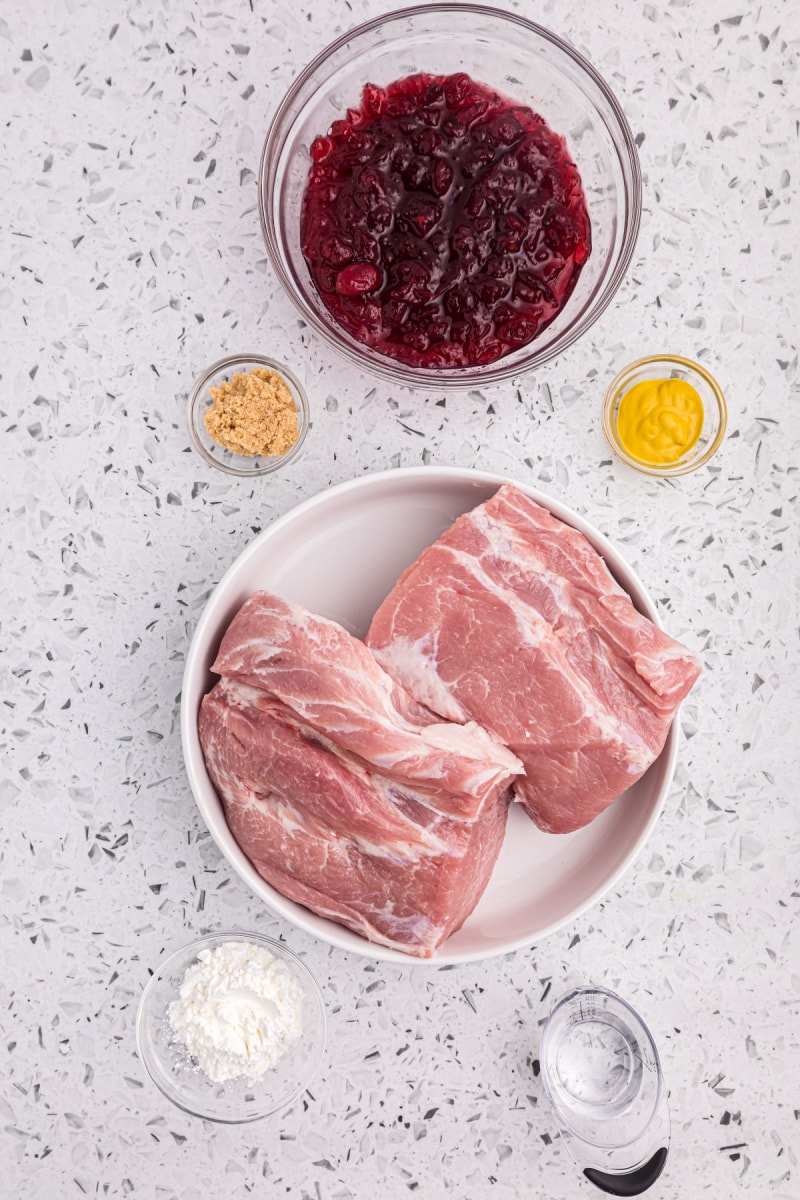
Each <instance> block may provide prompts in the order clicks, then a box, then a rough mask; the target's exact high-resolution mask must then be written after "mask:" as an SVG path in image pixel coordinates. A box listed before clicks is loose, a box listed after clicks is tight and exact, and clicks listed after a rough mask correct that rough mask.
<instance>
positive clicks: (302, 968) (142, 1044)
mask: <svg viewBox="0 0 800 1200" xmlns="http://www.w3.org/2000/svg"><path fill="white" fill-rule="evenodd" d="M228 941H231V942H235V941H246V942H250V943H252V944H254V945H260V946H263V947H265V948H267V949H269V950H270V951H273V950H277V951H278V953H277V954H275V955H274V957H275V958H283V959H284V960H288V961H289V962H291V963H292V965H293V966H294V967H295V968H297V969H298V971H299V974H300V976H301V978H302V980H303V982H304V984H306V985H307V986H308V990H309V995H310V996H311V997H312V999H313V1001H314V1003H315V1006H316V1008H317V1011H318V1013H319V1017H320V1023H321V1035H322V1036H321V1038H320V1043H319V1049H318V1051H317V1055H316V1056H315V1057H316V1062H315V1065H314V1069H313V1071H311V1072H310V1073H309V1074H308V1075H307V1076H306V1077H305V1078H304V1080H303V1081H302V1082H301V1083H300V1084H299V1085H298V1086H297V1087H296V1089H295V1090H294V1091H293V1092H292V1093H291V1095H288V1096H287V1098H286V1099H285V1100H283V1101H281V1103H280V1104H279V1105H278V1106H277V1107H274V1108H270V1109H266V1110H264V1111H259V1112H254V1113H249V1114H248V1115H247V1116H244V1117H228V1116H217V1115H215V1114H210V1113H208V1112H199V1111H198V1110H197V1107H194V1108H191V1107H189V1105H188V1104H183V1103H181V1101H180V1100H178V1099H177V1098H176V1097H175V1096H174V1095H172V1094H171V1093H170V1092H169V1091H168V1090H166V1089H165V1088H164V1086H163V1085H162V1080H163V1078H164V1077H163V1075H162V1073H161V1072H160V1070H159V1069H158V1067H157V1065H156V1058H155V1056H154V1055H153V1054H152V1052H151V1050H150V1048H149V1046H148V1045H147V1044H146V1039H145V1037H144V1024H145V1015H146V1013H147V1011H148V1005H149V1004H150V1003H152V996H153V993H154V991H155V988H156V985H157V983H158V982H159V980H161V979H163V977H164V976H165V975H166V974H167V972H168V971H169V970H174V969H175V967H176V965H177V963H178V962H179V961H181V960H184V959H187V957H188V956H189V952H190V951H194V954H193V957H192V958H190V959H189V961H188V962H187V969H188V967H189V966H191V965H192V962H193V961H196V960H197V958H198V957H199V953H200V951H201V950H203V949H205V948H206V947H207V946H209V945H211V944H213V943H215V942H216V943H219V944H223V943H224V942H228ZM135 1036H136V1052H137V1054H138V1056H139V1061H140V1063H141V1064H142V1066H143V1067H144V1069H145V1071H146V1073H147V1075H148V1076H149V1077H150V1079H151V1080H152V1081H153V1083H154V1084H155V1085H156V1087H157V1088H158V1090H159V1092H160V1093H161V1095H162V1096H164V1098H165V1099H167V1100H169V1101H170V1103H171V1104H174V1105H175V1107H176V1108H178V1109H180V1110H181V1112H185V1113H187V1114H188V1115H189V1116H190V1117H199V1118H200V1119H201V1120H203V1121H213V1122H214V1123H215V1124H217V1125H247V1124H250V1123H251V1122H253V1121H261V1120H263V1119H264V1118H265V1117H268V1116H272V1115H273V1114H274V1113H276V1112H280V1111H281V1110H282V1109H284V1108H287V1107H288V1106H289V1105H290V1104H293V1103H294V1101H295V1100H296V1099H297V1097H298V1096H300V1095H302V1093H303V1092H304V1091H305V1089H306V1088H307V1087H308V1085H309V1084H310V1083H311V1081H312V1080H313V1079H314V1077H315V1076H316V1074H317V1072H318V1071H319V1068H320V1066H321V1064H322V1060H323V1058H324V1056H325V1050H326V1049H327V1044H328V1013H327V1009H326V1007H325V999H324V997H323V995H322V988H321V987H320V985H319V983H318V982H317V979H316V977H315V976H314V974H313V973H312V971H311V969H310V968H309V967H308V966H306V964H305V962H304V961H303V959H302V958H301V957H300V956H299V954H297V953H296V952H295V951H294V950H292V949H291V947H290V946H288V945H287V944H286V943H285V942H281V941H279V940H278V939H277V938H272V937H269V936H268V935H267V934H264V933H257V932H255V931H251V930H247V929H221V930H219V931H218V932H216V933H206V934H203V935H202V936H201V937H197V938H193V939H192V941H190V942H185V943H184V944H183V945H182V946H180V947H179V948H178V949H177V950H174V951H173V952H172V953H171V954H168V955H166V956H165V957H164V958H162V959H161V960H160V961H159V963H158V965H157V966H156V967H155V969H154V970H153V973H152V975H151V976H150V978H149V979H148V980H147V983H146V984H145V985H144V988H143V989H142V994H141V996H140V997H139V1003H138V1006H137V1009H136V1022H135Z"/></svg>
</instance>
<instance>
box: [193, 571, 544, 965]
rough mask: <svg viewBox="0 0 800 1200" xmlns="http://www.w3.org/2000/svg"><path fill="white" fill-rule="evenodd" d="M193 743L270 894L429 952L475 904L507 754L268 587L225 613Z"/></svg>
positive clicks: (494, 835)
mask: <svg viewBox="0 0 800 1200" xmlns="http://www.w3.org/2000/svg"><path fill="white" fill-rule="evenodd" d="M213 670H214V671H215V672H217V674H219V675H221V676H222V678H221V679H220V681H219V683H217V685H216V686H215V687H214V688H213V690H212V691H211V692H210V693H209V694H208V695H207V696H205V697H204V699H203V702H202V705H201V709H200V719H199V732H200V742H201V745H202V747H203V752H204V754H205V759H206V765H207V768H208V772H209V775H210V776H211V779H212V781H213V783H214V786H215V787H216V789H217V791H218V793H219V795H220V797H221V798H222V802H223V804H224V807H225V814H226V817H227V821H228V825H229V827H230V829H231V832H232V833H233V835H234V837H235V838H236V841H237V842H238V844H239V846H240V847H241V849H242V851H243V852H244V853H245V854H246V856H247V857H248V858H249V859H250V861H251V862H252V863H253V865H254V866H255V868H256V870H257V871H258V872H259V874H260V875H261V876H262V877H263V878H264V879H266V880H267V881H268V882H269V883H270V884H272V885H273V886H274V887H275V888H277V889H278V891H280V892H282V893H283V894H284V895H285V896H288V897H290V898H291V899H292V900H296V901H298V902H299V903H300V904H304V905H305V906H306V907H307V908H310V909H312V910H313V911H314V912H316V913H319V914H320V915H321V916H323V917H328V918H330V919H331V920H334V921H338V922H340V923H341V924H343V925H347V926H348V927H349V928H350V929H353V930H355V931H356V932H357V933H359V934H361V935H362V936H363V937H366V938H369V939H371V940H372V941H375V942H381V943H383V944H384V945H386V946H393V947H395V948H396V949H399V950H403V951H406V952H407V953H409V954H415V955H418V956H420V957H423V958H427V957H429V956H430V955H432V954H433V953H434V952H435V950H436V949H437V947H438V946H440V945H441V943H442V942H443V941H444V940H445V938H447V937H448V936H449V935H450V934H451V933H452V932H454V931H455V930H456V929H458V928H459V927H460V926H461V925H462V924H463V922H464V920H465V919H466V918H467V916H468V915H469V913H470V912H471V911H472V909H473V908H474V906H475V905H476V903H477V902H478V899H479V898H480V896H481V894H482V892H483V890H484V888H485V887H486V884H487V882H488V880H489V875H490V874H491V871H492V867H493V866H494V863H495V860H496V858H497V855H498V853H499V851H500V847H501V845H502V841H503V834H504V832H505V824H506V814H507V809H508V803H509V799H510V788H509V784H510V781H511V778H512V776H513V775H515V774H516V773H518V772H519V771H520V770H521V766H520V763H519V761H518V760H517V759H516V758H515V756H514V755H513V754H512V753H511V752H510V751H509V750H507V749H506V748H505V747H504V746H503V745H501V744H500V743H499V742H498V741H497V740H496V739H495V738H494V736H493V735H490V734H488V733H486V732H485V731H484V730H483V729H481V728H480V727H479V726H477V725H475V724H474V723H466V724H452V723H449V722H443V721H441V720H440V719H439V718H438V717H435V716H433V715H432V714H431V713H430V712H429V711H428V710H427V709H424V708H422V707H421V706H420V705H419V704H417V703H416V702H415V701H414V700H413V699H412V698H411V696H409V695H408V694H407V693H406V692H405V691H404V689H403V688H402V687H401V686H399V685H398V684H397V683H396V682H394V681H393V680H392V679H391V678H390V677H389V676H388V675H387V674H386V673H385V672H384V671H383V670H382V668H381V667H380V666H379V665H378V664H377V662H376V661H375V659H374V658H373V656H372V655H371V654H370V652H369V651H368V650H367V649H366V647H365V646H364V644H363V643H362V642H359V641H358V640H357V639H356V638H353V637H351V635H350V634H349V633H347V632H346V630H344V629H342V628H341V627H340V626H339V625H336V624H335V623H334V622H332V621H327V620H325V619H323V618H322V617H317V616H314V615H313V614H312V613H310V612H308V611H307V610H306V609H304V608H301V607H300V606H298V605H294V604H288V603H287V602H286V601H284V600H280V599H278V598H277V597H276V596H273V595H270V594H269V593H267V592H258V593H256V595H254V596H252V597H251V598H250V599H249V600H247V601H246V603H245V604H244V605H243V606H242V608H241V609H240V610H239V613H238V614H237V615H236V617H234V619H233V621H232V623H231V625H230V627H229V628H228V631H227V633H226V634H225V637H224V639H223V642H222V645H221V647H220V650H219V654H218V656H217V659H216V661H215V663H214V666H213Z"/></svg>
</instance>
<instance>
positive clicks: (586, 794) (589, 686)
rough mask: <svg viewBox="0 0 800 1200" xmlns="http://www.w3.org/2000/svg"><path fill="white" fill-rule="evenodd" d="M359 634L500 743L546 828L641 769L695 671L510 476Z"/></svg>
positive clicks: (571, 534) (412, 688) (426, 698)
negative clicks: (518, 764) (517, 762)
mask: <svg viewBox="0 0 800 1200" xmlns="http://www.w3.org/2000/svg"><path fill="white" fill-rule="evenodd" d="M367 645H368V646H370V648H371V649H372V650H373V652H374V654H375V656H376V658H377V659H378V661H379V662H380V664H381V665H382V666H383V667H384V669H385V670H386V671H387V672H388V673H389V674H390V675H391V676H392V677H393V678H394V679H396V680H397V681H398V683H400V684H402V685H403V686H404V687H405V688H406V689H407V690H408V691H409V692H410V693H411V695H412V696H413V697H414V698H415V699H416V700H417V701H418V702H419V703H420V704H424V705H426V706H427V707H428V708H429V709H431V710H432V711H433V712H436V713H439V714H440V715H441V716H442V717H444V718H447V719H448V720H451V721H477V722H479V723H480V724H481V725H483V726H484V728H486V729H488V730H491V731H492V732H493V733H495V734H496V735H497V736H498V737H499V738H500V739H501V740H502V741H503V742H505V744H506V745H507V746H508V747H509V749H510V750H512V751H513V752H514V754H516V755H517V756H518V757H519V758H520V759H521V761H522V763H523V765H524V767H525V775H524V777H523V778H520V779H519V780H518V781H517V782H516V785H515V790H516V797H517V799H519V800H520V801H521V802H522V803H523V804H524V806H525V808H526V810H527V812H528V814H529V815H530V816H531V817H532V818H533V820H534V821H535V822H536V824H537V825H538V826H539V827H540V828H541V829H544V830H546V831H548V832H552V833H567V832H569V831H570V830H574V829H579V828H580V827H581V826H583V825H586V824H588V822H590V821H592V820H593V819H594V818H595V817H596V816H597V815H598V814H599V813H601V812H602V811H603V810H604V809H605V808H606V807H607V806H608V805H609V804H611V802H612V801H613V800H614V799H615V798H616V797H617V796H619V795H620V793H622V792H624V791H625V790H626V788H628V787H630V786H631V784H632V783H634V782H635V781H636V780H637V779H638V778H639V777H640V776H641V775H642V774H643V773H644V772H645V771H646V770H647V768H648V767H649V766H650V764H651V763H652V762H653V761H654V759H655V758H656V757H657V756H658V754H659V753H660V752H661V749H662V747H663V745H664V741H665V739H666V736H667V732H668V730H669V727H670V724H671V723H672V720H673V717H674V716H675V712H676V709H677V707H678V704H679V703H680V701H681V700H682V699H683V697H684V696H685V695H686V693H687V692H688V691H689V689H690V688H691V687H692V684H693V683H694V682H695V680H696V679H697V677H698V675H699V673H700V668H699V665H698V663H697V661H696V659H695V658H694V657H693V655H692V654H691V653H690V652H689V651H688V650H686V649H685V647H683V646H682V645H680V643H679V642H676V641H674V640H673V639H672V638H670V637H668V636H667V635H666V634H665V633H663V632H662V631H661V630H660V629H658V628H657V627H656V626H655V625H654V624H653V623H652V621H650V620H648V618H647V617H644V616H642V614H641V613H639V612H637V610H636V609H635V608H634V607H633V604H632V603H631V600H630V598H629V597H628V595H627V593H625V592H624V591H622V589H621V588H620V587H619V586H618V585H617V583H616V582H615V581H614V579H613V578H612V576H611V574H610V573H609V571H608V569H607V567H606V566H605V563H604V562H603V560H602V558H601V557H600V555H599V554H598V553H597V551H596V550H595V549H594V548H593V547H592V546H591V544H590V543H589V542H588V541H587V539H586V538H585V537H584V536H583V534H581V533H578V532H577V530H575V529H572V528H571V527H570V526H568V525H565V524H564V523H563V521H560V520H558V519H557V518H555V517H554V516H552V515H551V514H550V513H549V512H547V510H546V509H544V508H541V507H540V506H539V505H538V504H536V503H535V502H534V501H533V500H530V499H529V498H528V497H527V496H526V495H525V494H524V493H523V492H521V491H519V490H518V489H517V488H515V487H513V486H512V485H505V486H503V487H501V488H500V490H499V491H498V492H497V493H496V494H495V495H494V496H493V497H492V499H491V500H488V501H487V502H486V503H485V504H481V505H479V506H478V507H477V508H475V509H473V510H472V511H471V512H469V513H466V514H465V515H464V516H462V517H459V518H458V520H457V521H456V522H455V524H454V525H452V526H451V527H450V529H448V530H447V531H446V532H445V533H444V534H443V535H442V536H441V537H440V538H439V539H438V541H436V542H434V543H433V545H431V546H429V547H428V548H427V549H426V550H424V551H423V552H422V554H421V555H420V556H419V558H418V559H417V560H416V562H415V563H413V564H412V566H410V567H409V568H408V570H407V571H406V572H405V574H404V575H402V576H401V578H400V579H399V581H398V582H397V584H396V585H395V587H394V588H393V589H392V591H391V592H390V593H389V595H388V596H387V598H386V599H385V600H384V602H383V604H382V605H381V606H380V608H379V609H378V611H377V613H376V614H375V617H374V619H373V621H372V625H371V627H370V630H369V633H368V635H367Z"/></svg>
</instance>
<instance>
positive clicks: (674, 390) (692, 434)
mask: <svg viewBox="0 0 800 1200" xmlns="http://www.w3.org/2000/svg"><path fill="white" fill-rule="evenodd" d="M727 424H728V408H727V405H726V403H725V397H724V395H723V393H722V389H721V387H720V386H719V384H718V383H717V381H716V379H714V377H713V375H711V374H710V373H709V372H708V371H707V370H706V368H705V367H704V366H701V364H700V363H697V362H693V361H692V359H690V358H681V357H680V356H679V355H677V354H655V355H652V356H651V357H649V358H640V359H637V361H636V362H633V363H631V364H630V365H629V366H627V367H625V369H624V370H622V371H620V373H619V375H617V377H616V378H615V379H614V380H612V382H611V384H610V385H609V388H608V391H607V392H606V395H605V399H604V400H603V432H604V433H605V435H606V438H607V439H608V443H609V445H610V446H611V449H612V450H613V451H614V453H615V454H616V455H617V456H618V457H619V458H621V459H622V461H623V462H624V463H627V465H628V466H629V467H633V468H634V470H636V471H641V472H642V473H643V474H645V475H660V476H668V477H669V476H673V475H687V474H688V473H689V472H690V471H696V470H697V468H698V467H702V466H703V464H704V463H707V462H708V460H709V459H710V458H711V456H712V455H713V454H715V453H716V451H717V450H718V449H719V447H720V445H721V443H722V439H723V437H724V436H725V429H726V427H727Z"/></svg>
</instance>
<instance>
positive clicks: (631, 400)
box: [617, 379, 703, 465]
mask: <svg viewBox="0 0 800 1200" xmlns="http://www.w3.org/2000/svg"><path fill="white" fill-rule="evenodd" d="M702 430H703V401H702V400H701V398H700V395H699V393H698V391H697V389H696V388H693V387H692V385H691V384H690V383H687V382H686V380H685V379H644V380H642V382H641V383H636V384H634V385H633V387H632V388H630V389H629V390H628V391H627V392H626V393H625V395H624V396H623V397H622V399H621V400H620V402H619V408H618V409H617V433H618V434H619V439H620V441H621V442H622V445H623V446H624V447H625V449H626V450H627V452H628V454H630V456H631V458H637V459H638V460H639V461H640V462H646V463H652V464H654V465H666V464H668V463H674V462H677V461H678V459H679V458H682V457H683V455H684V454H685V453H686V452H687V450H691V448H692V446H693V445H694V444H695V442H696V441H697V439H698V438H699V437H700V434H701V432H702Z"/></svg>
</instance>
